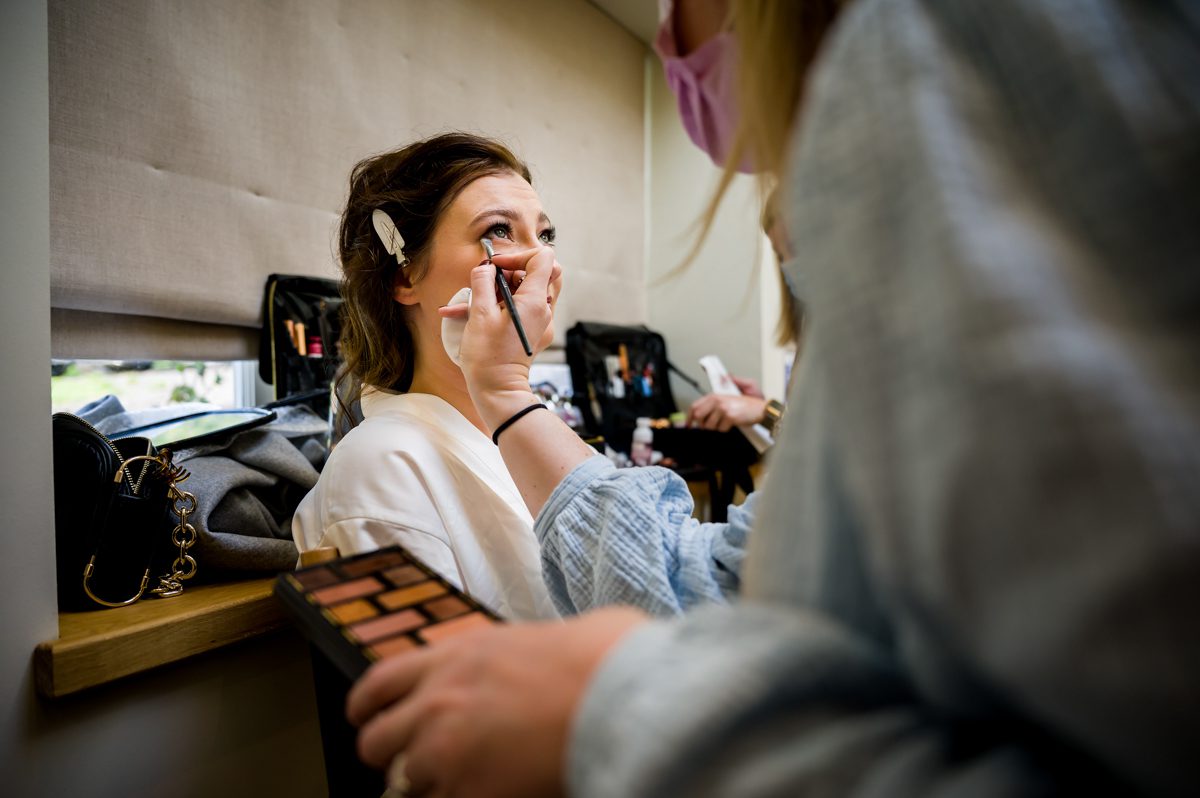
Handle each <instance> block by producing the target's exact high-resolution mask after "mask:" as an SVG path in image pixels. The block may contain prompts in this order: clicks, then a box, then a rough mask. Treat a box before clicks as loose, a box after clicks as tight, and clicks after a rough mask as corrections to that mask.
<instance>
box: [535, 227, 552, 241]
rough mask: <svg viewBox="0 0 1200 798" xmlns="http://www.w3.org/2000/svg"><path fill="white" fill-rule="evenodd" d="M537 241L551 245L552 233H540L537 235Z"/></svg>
mask: <svg viewBox="0 0 1200 798" xmlns="http://www.w3.org/2000/svg"><path fill="white" fill-rule="evenodd" d="M538 241H541V242H542V243H543V244H553V243H554V231H553V230H544V231H542V232H541V233H538Z"/></svg>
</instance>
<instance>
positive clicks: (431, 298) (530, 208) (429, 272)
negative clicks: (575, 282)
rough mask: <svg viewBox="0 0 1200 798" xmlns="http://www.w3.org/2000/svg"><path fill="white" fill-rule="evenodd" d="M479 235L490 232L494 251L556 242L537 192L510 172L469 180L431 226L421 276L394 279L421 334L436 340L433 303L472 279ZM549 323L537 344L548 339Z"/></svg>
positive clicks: (479, 258) (557, 285) (479, 257)
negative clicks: (413, 280) (404, 281)
mask: <svg viewBox="0 0 1200 798" xmlns="http://www.w3.org/2000/svg"><path fill="white" fill-rule="evenodd" d="M481 238H490V239H491V240H492V247H493V249H495V251H496V253H497V254H500V253H508V252H520V251H523V250H529V249H533V248H535V247H540V246H547V245H550V246H552V245H553V244H554V225H552V224H551V223H550V219H549V218H548V217H547V216H546V212H545V211H544V210H542V202H541V200H540V199H538V195H537V192H536V191H534V190H533V186H531V185H529V183H528V182H526V181H525V179H524V178H523V177H521V176H520V175H517V174H514V173H512V172H505V173H502V174H498V175H488V176H486V177H481V178H479V179H477V180H475V181H474V182H472V183H469V184H468V185H467V187H466V188H464V189H463V190H462V191H461V192H460V193H459V195H458V197H456V198H455V199H454V201H453V202H452V203H451V204H450V207H448V208H447V209H446V211H445V212H444V213H443V214H442V217H441V218H440V219H439V220H438V222H437V225H436V226H435V227H434V231H433V239H432V241H431V242H430V243H431V246H430V247H429V249H428V251H427V257H428V258H429V263H428V268H427V269H426V270H425V276H424V277H423V278H422V279H420V280H419V281H418V282H417V284H416V285H414V286H412V287H411V288H410V287H406V286H402V285H400V284H397V286H396V301H397V302H400V303H402V304H404V305H407V306H409V307H410V319H411V321H412V322H413V326H414V327H415V328H416V333H417V335H418V336H419V337H422V338H424V337H426V336H428V335H430V334H432V335H434V336H436V338H437V339H438V340H440V336H441V318H440V317H439V316H438V314H437V309H438V308H439V307H442V306H443V305H445V304H447V303H448V302H449V301H450V298H451V297H453V296H454V295H455V294H456V293H457V292H458V291H459V289H461V288H464V287H466V286H468V285H470V283H471V270H472V269H473V268H475V267H476V266H478V265H479V264H480V263H482V262H483V261H484V259H485V257H486V256H485V254H484V251H483V247H482V245H480V243H479V239H481ZM561 288H562V280H561V279H559V280H556V281H554V282H553V283H551V286H550V299H551V305H552V306H553V305H555V304H556V303H557V302H558V293H559V291H560V290H561ZM553 337H554V331H553V328H552V327H551V328H547V331H546V334H545V335H544V336H543V337H542V338H543V339H542V340H541V341H538V342H537V345H536V346H535V349H536V351H541V350H542V349H545V348H546V347H547V346H549V345H550V342H551V340H552V339H553Z"/></svg>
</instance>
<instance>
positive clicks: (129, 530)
mask: <svg viewBox="0 0 1200 798" xmlns="http://www.w3.org/2000/svg"><path fill="white" fill-rule="evenodd" d="M52 421H53V430H54V529H55V540H56V544H57V566H58V603H59V610H60V611H74V610H84V609H96V608H98V607H119V606H124V605H126V604H132V603H133V602H135V601H137V600H138V599H139V598H141V597H142V596H143V595H145V594H146V593H147V592H152V593H155V594H157V595H162V596H170V595H176V594H178V593H180V592H182V586H181V580H182V579H187V578H189V577H191V576H192V575H193V574H194V573H195V571H196V562H195V560H194V559H192V558H191V556H190V555H188V554H187V549H188V548H189V547H190V546H191V545H192V543H194V542H195V530H194V529H192V527H191V525H190V524H188V523H187V515H188V514H189V513H190V512H191V511H194V509H195V497H193V496H192V495H191V494H188V493H183V492H181V491H180V490H179V488H178V482H182V481H183V479H185V478H186V472H184V471H182V470H180V469H177V468H173V467H172V466H171V465H170V453H169V452H166V451H165V450H164V451H162V452H160V451H157V450H156V449H155V448H154V445H153V444H151V443H150V441H149V440H148V439H146V438H138V437H130V438H123V439H121V440H116V441H114V440H110V439H108V438H107V437H105V436H104V435H103V434H101V433H100V432H99V431H98V430H97V429H96V428H95V427H93V426H92V425H91V424H89V423H87V422H86V421H84V420H83V419H81V418H79V417H78V416H74V415H71V414H70V413H55V414H54V416H53V419H52ZM177 509H178V510H180V511H181V515H182V517H180V518H179V520H178V522H177V521H176V515H177V512H176V510H177ZM189 532H190V535H189Z"/></svg>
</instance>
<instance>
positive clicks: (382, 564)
mask: <svg viewBox="0 0 1200 798" xmlns="http://www.w3.org/2000/svg"><path fill="white" fill-rule="evenodd" d="M404 562H407V560H405V558H404V556H403V555H401V554H400V553H399V552H395V551H385V552H382V553H380V554H376V555H375V556H373V557H363V558H362V559H361V560H352V561H351V562H344V563H338V568H339V569H340V570H341V572H342V573H343V574H345V575H346V576H349V577H355V576H363V575H364V574H369V573H372V572H373V571H378V570H380V569H381V568H387V567H388V566H389V565H400V564H401V563H404Z"/></svg>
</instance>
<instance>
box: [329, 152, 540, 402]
mask: <svg viewBox="0 0 1200 798" xmlns="http://www.w3.org/2000/svg"><path fill="white" fill-rule="evenodd" d="M507 172H511V173H513V174H517V175H520V176H521V177H523V178H525V180H526V181H528V182H529V183H530V184H532V183H533V180H532V178H531V177H530V175H529V168H528V167H527V166H526V165H525V164H524V163H523V162H522V161H521V160H520V159H519V158H517V156H515V155H514V154H513V153H512V151H511V150H509V149H508V148H507V147H505V146H504V145H503V144H500V143H499V142H496V141H493V140H491V139H487V138H483V137H481V136H475V135H472V134H470V133H446V134H443V135H440V136H434V137H432V138H428V139H424V140H423V141H418V142H415V143H413V144H409V145H408V146H406V147H402V148H400V149H398V150H393V151H391V152H385V153H383V154H382V155H375V156H372V157H370V158H367V159H365V160H362V161H359V163H358V164H357V165H356V166H355V167H354V169H353V170H352V171H351V172H350V194H349V197H348V198H347V200H346V208H345V210H344V211H343V212H342V218H341V223H340V226H339V229H338V239H337V241H338V260H339V262H340V264H341V269H342V282H341V292H342V334H341V339H340V340H339V342H338V345H339V350H340V355H341V357H342V360H343V366H342V368H341V370H340V371H339V373H338V376H337V386H336V392H335V393H336V395H337V398H338V404H339V405H340V409H341V411H342V413H343V414H344V418H346V420H347V422H348V423H353V421H352V420H351V419H352V415H353V414H352V413H351V412H350V410H349V408H350V406H352V405H353V404H354V402H355V401H356V400H357V399H358V398H359V396H360V395H361V392H362V386H363V385H370V386H374V387H377V388H383V389H387V390H393V391H406V390H408V388H409V386H410V385H411V384H412V379H413V336H412V331H411V330H410V329H409V327H408V324H407V323H406V320H405V314H404V308H403V307H402V306H401V305H400V304H399V303H397V302H396V301H395V300H394V298H393V287H394V285H395V283H396V281H397V279H399V280H401V281H404V282H407V283H408V284H409V285H412V284H415V283H417V282H419V281H420V280H421V279H422V278H423V277H424V276H425V274H426V273H427V272H428V270H429V261H428V258H427V257H426V256H427V254H428V251H429V246H430V243H431V240H432V237H433V233H434V231H435V229H436V228H437V223H438V220H439V219H440V218H441V216H442V214H443V213H444V212H445V210H446V209H447V208H448V207H450V204H451V203H452V202H454V200H455V198H456V197H457V196H458V195H459V193H461V192H462V190H463V189H464V188H466V187H467V185H468V184H470V183H472V182H474V181H475V180H478V179H479V178H481V177H486V176H488V175H495V174H503V173H507ZM376 208H382V209H383V210H384V211H386V212H387V214H388V215H389V216H391V217H392V220H393V221H394V222H395V223H396V227H397V228H398V229H399V231H400V235H401V236H403V238H404V255H405V257H407V258H408V261H409V263H408V265H407V266H405V267H404V269H403V271H401V272H400V273H399V274H397V271H398V270H399V265H398V264H397V262H396V258H395V256H393V255H389V254H388V252H387V250H386V249H384V247H383V242H382V241H380V240H379V236H378V235H376V233H375V229H374V227H373V225H372V222H371V214H372V213H373V212H374V211H375V209H376Z"/></svg>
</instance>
